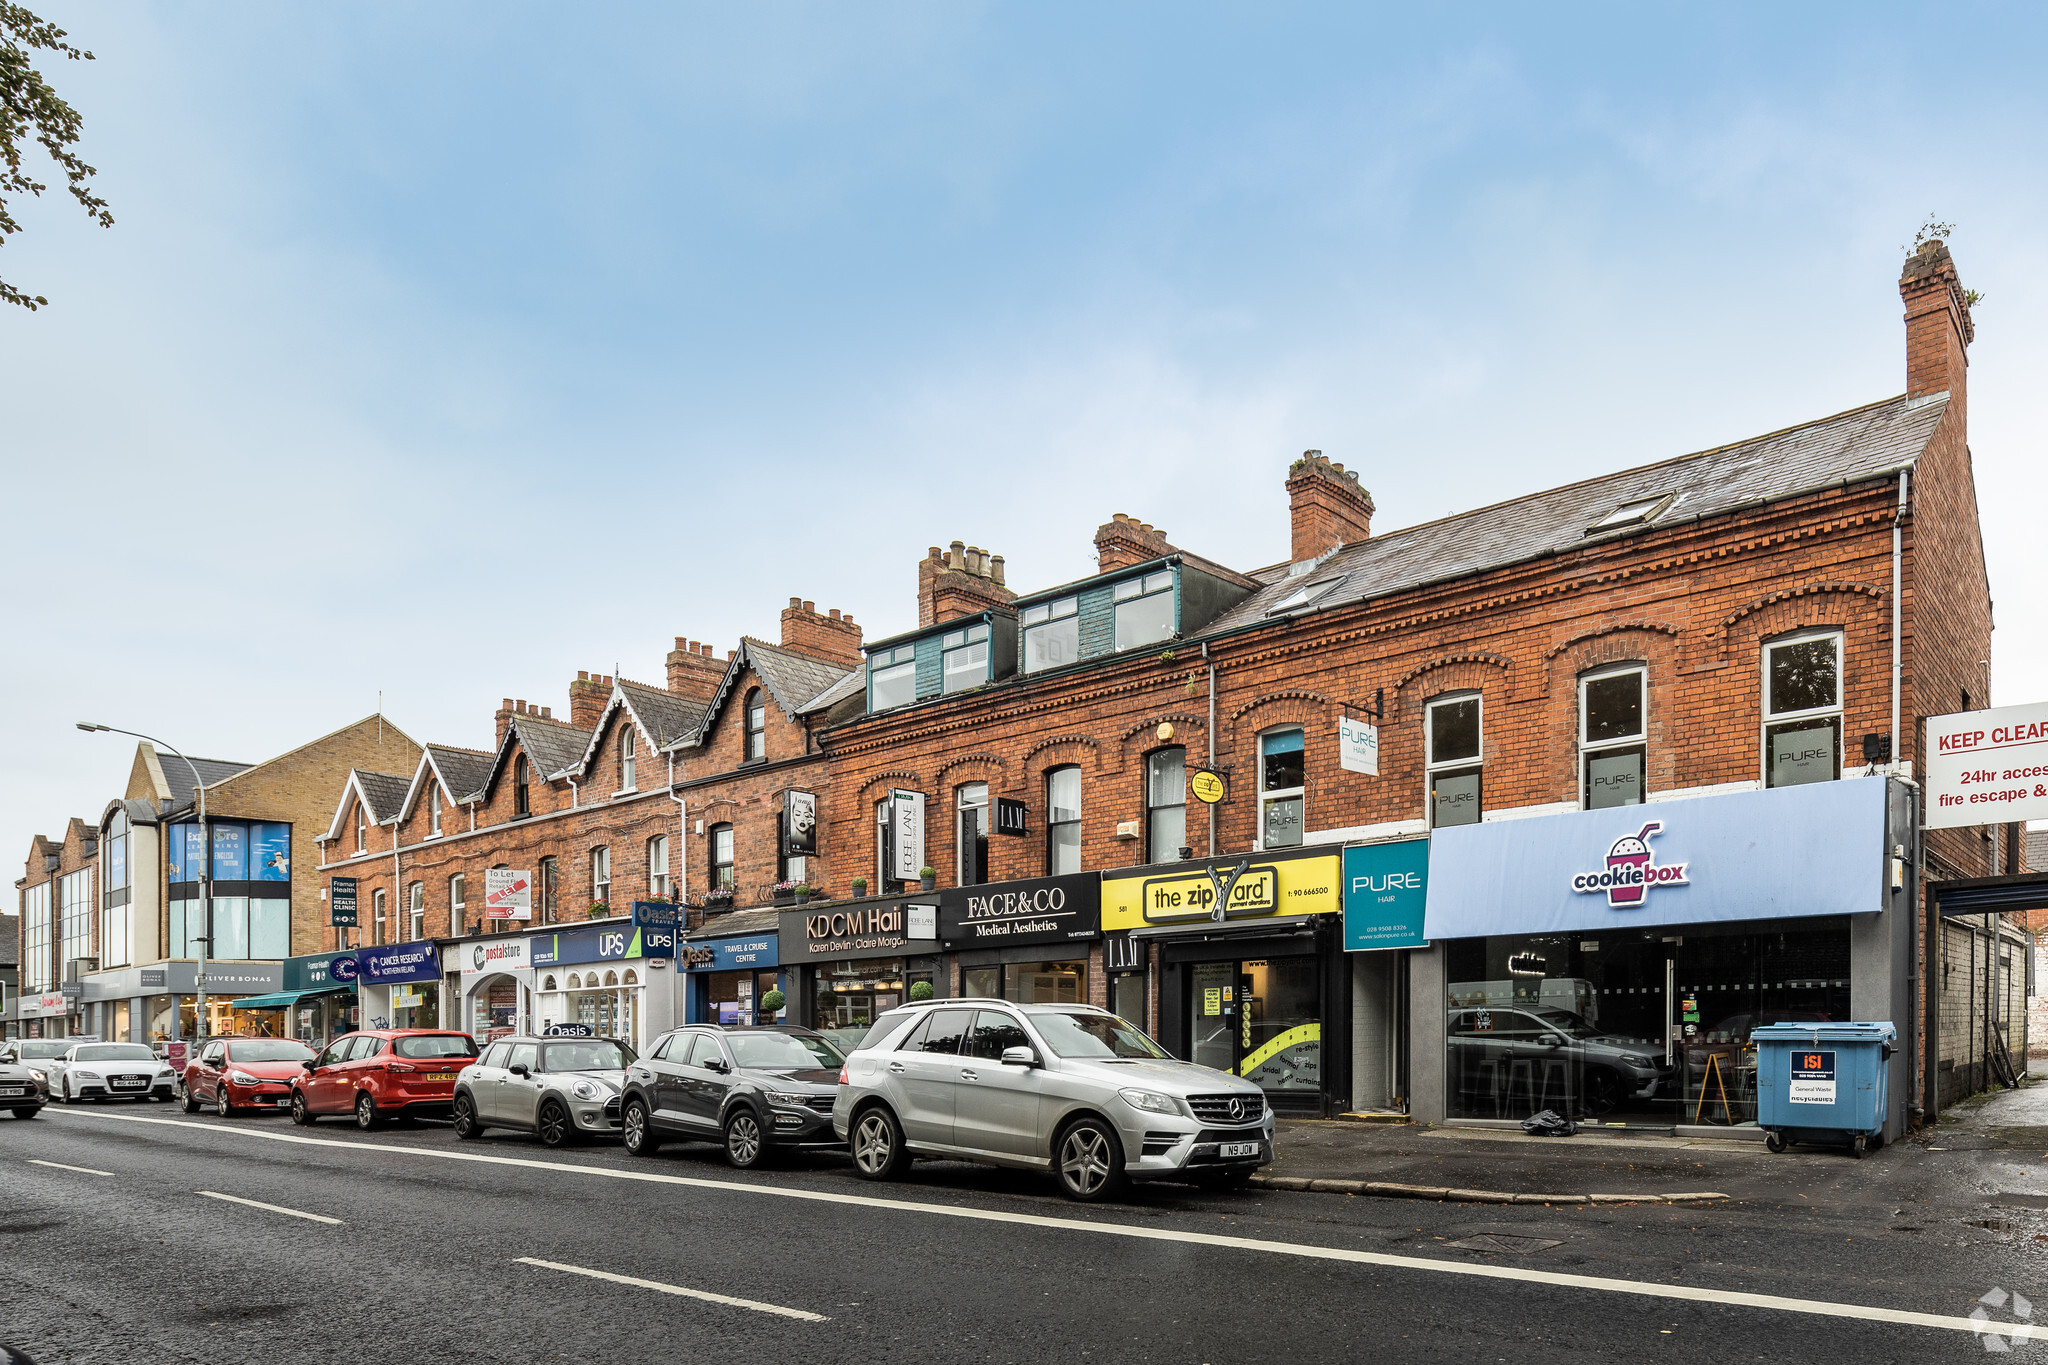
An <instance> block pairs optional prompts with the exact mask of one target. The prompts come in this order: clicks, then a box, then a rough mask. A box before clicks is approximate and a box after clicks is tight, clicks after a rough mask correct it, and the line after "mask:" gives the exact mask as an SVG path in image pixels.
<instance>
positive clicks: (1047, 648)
mask: <svg viewBox="0 0 2048 1365" xmlns="http://www.w3.org/2000/svg"><path fill="white" fill-rule="evenodd" d="M1080 611H1081V599H1080V598H1078V597H1062V598H1060V599H1058V600H1057V601H1053V602H1040V603H1038V604H1037V605H1036V606H1030V607H1026V608H1024V611H1023V614H1022V615H1020V616H1019V617H1018V618H1017V619H1018V622H1019V624H1021V625H1022V626H1023V628H1024V671H1025V672H1026V673H1041V672H1044V671H1045V670H1046V669H1048V668H1063V667H1065V666H1066V665H1068V664H1071V663H1078V662H1079V661H1080V658H1081V616H1080Z"/></svg>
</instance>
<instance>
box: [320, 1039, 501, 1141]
mask: <svg viewBox="0 0 2048 1365" xmlns="http://www.w3.org/2000/svg"><path fill="white" fill-rule="evenodd" d="M476 1054H477V1048H476V1040H475V1039H473V1038H471V1037H470V1036H469V1035H468V1034H467V1033H455V1032H453V1031H447V1030H441V1029H366V1030H364V1031H363V1032H361V1033H345V1034H343V1035H342V1036H341V1037H339V1038H336V1039H335V1040H334V1041H333V1042H331V1043H329V1044H328V1045H327V1046H326V1048H324V1049H323V1050H322V1051H321V1053H320V1055H319V1056H317V1057H315V1058H313V1059H312V1060H311V1061H309V1062H307V1063H306V1064H305V1067H304V1071H303V1074H301V1075H299V1076H298V1077H296V1078H294V1079H293V1081H292V1122H293V1123H298V1124H309V1123H311V1122H312V1121H313V1120H314V1119H316V1118H318V1117H319V1116H320V1115H322V1114H353V1115H354V1116H355V1120H356V1127H358V1128H375V1127H376V1126H377V1125H378V1124H380V1123H382V1122H384V1120H385V1119H387V1118H394V1117H395V1118H412V1117H417V1116H428V1117H435V1118H445V1117H447V1115H448V1113H449V1111H450V1109H451V1108H452V1107H453V1106H454V1102H455V1076H456V1073H457V1072H459V1071H461V1070H462V1068H464V1067H466V1066H468V1065H470V1064H471V1063H473V1062H474V1061H476Z"/></svg>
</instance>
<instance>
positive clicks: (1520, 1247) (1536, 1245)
mask: <svg viewBox="0 0 2048 1365" xmlns="http://www.w3.org/2000/svg"><path fill="white" fill-rule="evenodd" d="M1444 1245H1445V1246H1446V1247H1448V1248H1450V1249H1451V1250H1453V1251H1495V1252H1506V1253H1508V1254H1509V1255H1511V1256H1527V1255H1530V1254H1532V1253H1534V1252H1538V1251H1548V1250H1550V1249H1551V1248H1552V1247H1561V1246H1563V1245H1564V1242H1563V1241H1562V1240H1552V1239H1550V1238H1547V1237H1517V1236H1516V1235H1515V1234H1513V1233H1511V1232H1482V1233H1480V1234H1479V1235H1478V1236H1476V1237H1466V1238H1463V1239H1461V1240H1459V1241H1456V1242H1445V1243H1444Z"/></svg>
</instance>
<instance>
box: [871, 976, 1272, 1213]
mask: <svg viewBox="0 0 2048 1365" xmlns="http://www.w3.org/2000/svg"><path fill="white" fill-rule="evenodd" d="M840 1074H841V1077H842V1084H841V1085H840V1087H839V1095H838V1100H837V1102H836V1103H835V1104H834V1106H833V1109H832V1127H833V1131H834V1132H835V1133H837V1134H838V1136H839V1137H840V1138H842V1139H844V1140H845V1142H846V1144H847V1148H848V1150H849V1152H850V1153H851V1154H852V1156H853V1168H854V1170H855V1172H856V1173H858V1174H859V1175H860V1176H862V1177H863V1178H864V1179H868V1180H892V1179H895V1178H897V1177H899V1176H901V1175H902V1174H903V1173H904V1172H905V1171H906V1170H908V1169H909V1166H910V1162H911V1159H912V1158H913V1157H920V1156H924V1157H947V1158H953V1159H965V1160H969V1161H978V1162H983V1163H985V1164H987V1165H991V1166H1009V1167H1018V1168H1022V1169H1026V1170H1041V1171H1042V1170H1050V1171H1051V1172H1052V1173H1053V1174H1054V1175H1055V1176H1056V1177H1057V1178H1058V1180H1059V1183H1060V1187H1061V1189H1062V1190H1063V1191H1064V1192H1065V1193H1066V1195H1067V1197H1068V1198H1070V1199H1077V1200H1084V1201H1092V1200H1097V1199H1105V1198H1108V1197H1109V1196H1111V1195H1113V1194H1115V1193H1117V1191H1118V1190H1119V1189H1121V1188H1122V1187H1123V1185H1124V1183H1125V1182H1126V1181H1131V1180H1161V1179H1175V1180H1193V1181H1195V1182H1196V1183H1198V1184H1202V1185H1209V1186H1216V1187H1224V1188H1235V1187H1239V1186H1242V1185H1244V1184H1245V1183H1246V1182H1247V1181H1249V1180H1250V1179H1251V1177H1252V1174H1253V1172H1255V1171H1257V1170H1258V1168H1259V1167H1260V1166H1262V1165H1265V1164H1266V1163H1268V1162H1270V1161H1271V1160H1272V1159H1273V1116H1272V1113H1271V1111H1270V1110H1269V1109H1268V1108H1267V1105H1266V1095H1265V1092H1264V1091H1263V1090H1261V1089H1259V1087H1257V1086H1256V1085H1253V1084H1252V1083H1251V1082H1250V1081H1247V1080H1245V1079H1243V1078H1242V1077H1238V1076H1232V1075H1230V1074H1228V1073H1226V1072H1220V1071H1216V1070H1213V1069H1211V1068H1209V1067H1206V1066H1198V1065H1196V1064H1195V1063H1193V1062H1182V1061H1176V1060H1175V1059H1174V1058H1173V1057H1172V1056H1170V1055H1168V1054H1167V1053H1166V1052H1165V1051H1163V1050H1162V1049H1161V1048H1160V1046H1159V1045H1158V1044H1157V1043H1155V1042H1153V1041H1152V1040H1151V1039H1150V1038H1148V1037H1146V1036H1145V1034H1144V1032H1143V1031H1142V1030H1140V1029H1138V1028H1136V1027H1134V1026H1132V1025H1131V1024H1129V1023H1126V1022H1125V1021H1124V1020H1122V1019H1120V1018H1118V1017H1117V1016H1116V1015H1114V1014H1111V1013H1109V1012H1108V1011H1107V1010H1102V1009H1097V1008H1095V1007H1094V1006H1092V1005H1017V1004H1012V1003H1010V1002H1008V1001H1003V1000H934V1001H929V1002H921V1003H919V1004H915V1005H906V1006H903V1007H902V1008H900V1009H895V1010H891V1011H890V1012H888V1013H887V1014H884V1015H882V1016H881V1017H880V1018H879V1019H877V1020H876V1021H875V1027H874V1028H873V1029H872V1030H870V1031H869V1033H868V1035H867V1037H865V1038H863V1039H862V1040H861V1043H860V1046H859V1047H857V1048H855V1049H854V1051H853V1054H852V1055H851V1056H849V1057H848V1058H847V1060H846V1066H845V1068H844V1069H843V1070H842V1072H841V1073H840Z"/></svg>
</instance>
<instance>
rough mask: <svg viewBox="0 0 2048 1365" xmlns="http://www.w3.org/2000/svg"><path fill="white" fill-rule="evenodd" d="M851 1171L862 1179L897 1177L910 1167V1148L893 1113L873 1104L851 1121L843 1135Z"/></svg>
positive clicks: (894, 1178) (893, 1178)
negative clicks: (850, 1125) (844, 1135)
mask: <svg viewBox="0 0 2048 1365" xmlns="http://www.w3.org/2000/svg"><path fill="white" fill-rule="evenodd" d="M846 1148H847V1151H848V1152H849V1153H850V1154H851V1155H852V1157H853V1169H854V1173H855V1174H857V1175H858V1176H860V1178H861V1179H863V1180H899V1179H901V1178H902V1176H903V1173H904V1172H905V1171H906V1170H908V1169H909V1168H910V1151H909V1149H908V1148H906V1147H905V1146H904V1145H903V1129H902V1128H901V1127H899V1126H898V1125H897V1123H896V1116H895V1115H894V1114H892V1113H890V1112H889V1111H888V1110H886V1109H884V1108H882V1107H880V1106H879V1105H877V1106H876V1107H875V1108H873V1109H869V1110H867V1111H866V1112H864V1113H862V1114H861V1115H860V1116H859V1117H857V1118H855V1119H854V1121H853V1129H852V1131H851V1132H849V1133H848V1134H847V1135H846Z"/></svg>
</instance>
